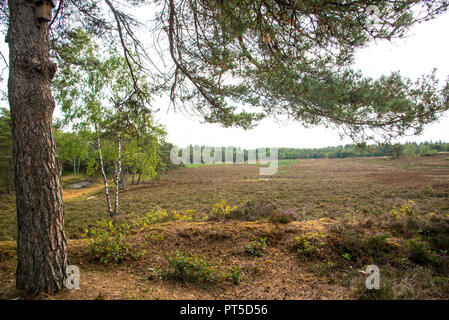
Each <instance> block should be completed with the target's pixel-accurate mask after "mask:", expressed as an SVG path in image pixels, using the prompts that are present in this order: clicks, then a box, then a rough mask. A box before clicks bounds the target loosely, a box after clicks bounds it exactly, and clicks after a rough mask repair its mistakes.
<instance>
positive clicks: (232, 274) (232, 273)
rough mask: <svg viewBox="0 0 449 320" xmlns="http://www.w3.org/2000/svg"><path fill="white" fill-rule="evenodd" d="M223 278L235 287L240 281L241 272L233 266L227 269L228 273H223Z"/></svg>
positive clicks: (237, 267)
mask: <svg viewBox="0 0 449 320" xmlns="http://www.w3.org/2000/svg"><path fill="white" fill-rule="evenodd" d="M222 274H223V278H224V279H226V280H229V281H231V282H232V283H233V284H235V285H237V284H239V283H240V282H241V281H242V270H241V269H240V267H239V266H234V267H231V268H229V269H228V272H223V273H222Z"/></svg>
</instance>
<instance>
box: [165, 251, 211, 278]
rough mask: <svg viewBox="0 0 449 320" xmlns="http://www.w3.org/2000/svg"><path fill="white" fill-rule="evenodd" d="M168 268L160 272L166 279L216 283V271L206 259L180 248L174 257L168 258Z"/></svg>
mask: <svg viewBox="0 0 449 320" xmlns="http://www.w3.org/2000/svg"><path fill="white" fill-rule="evenodd" d="M167 260H168V266H167V268H166V269H164V270H161V271H160V275H161V277H162V278H164V279H175V280H180V281H183V282H195V283H198V282H200V283H201V282H202V283H205V282H206V283H207V282H214V281H216V280H217V279H218V278H217V275H216V271H215V270H214V269H213V268H212V266H211V265H210V264H209V263H208V262H207V261H206V260H204V259H202V258H199V257H197V256H195V255H193V254H189V253H187V252H185V251H184V250H183V249H182V248H178V249H177V250H176V251H175V252H174V254H173V255H171V256H167Z"/></svg>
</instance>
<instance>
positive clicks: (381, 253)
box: [365, 235, 393, 263]
mask: <svg viewBox="0 0 449 320" xmlns="http://www.w3.org/2000/svg"><path fill="white" fill-rule="evenodd" d="M387 238H388V236H386V235H380V236H372V237H369V238H368V239H366V243H365V247H366V253H367V255H369V256H370V257H372V258H373V259H374V261H375V262H376V263H384V262H385V260H386V256H387V255H388V254H389V253H390V252H391V251H392V249H393V248H392V246H391V245H390V244H389V243H388V242H387Z"/></svg>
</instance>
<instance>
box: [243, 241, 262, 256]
mask: <svg viewBox="0 0 449 320" xmlns="http://www.w3.org/2000/svg"><path fill="white" fill-rule="evenodd" d="M266 247H267V238H266V237H265V238H261V239H260V240H254V241H251V242H250V243H249V244H248V245H246V246H245V252H246V253H249V254H251V255H253V256H255V257H261V256H262V255H263V252H264V251H265V248H266Z"/></svg>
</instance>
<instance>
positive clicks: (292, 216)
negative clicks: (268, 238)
mask: <svg viewBox="0 0 449 320" xmlns="http://www.w3.org/2000/svg"><path fill="white" fill-rule="evenodd" d="M295 220H297V215H296V212H295V211H293V210H291V209H288V210H285V211H282V212H275V213H272V214H271V216H270V222H272V223H282V224H287V223H290V222H292V221H295Z"/></svg>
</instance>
